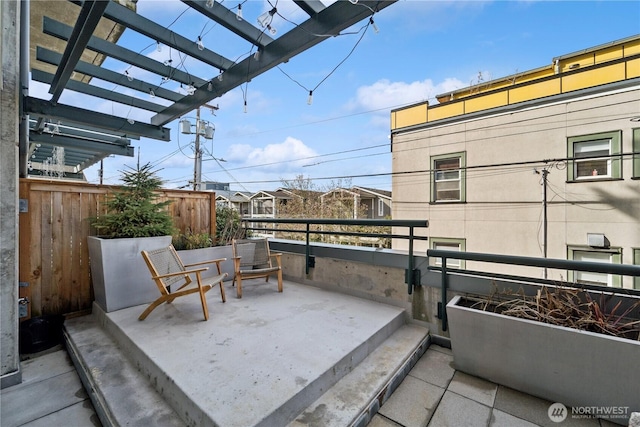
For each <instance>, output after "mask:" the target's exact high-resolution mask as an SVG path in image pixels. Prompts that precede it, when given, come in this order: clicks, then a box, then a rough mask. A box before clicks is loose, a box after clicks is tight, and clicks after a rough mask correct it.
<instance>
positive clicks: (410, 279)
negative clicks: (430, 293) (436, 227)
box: [407, 227, 413, 295]
mask: <svg viewBox="0 0 640 427" xmlns="http://www.w3.org/2000/svg"><path fill="white" fill-rule="evenodd" d="M407 276H408V277H407V286H408V289H407V292H409V295H411V294H412V293H413V227H409V271H408V272H407Z"/></svg>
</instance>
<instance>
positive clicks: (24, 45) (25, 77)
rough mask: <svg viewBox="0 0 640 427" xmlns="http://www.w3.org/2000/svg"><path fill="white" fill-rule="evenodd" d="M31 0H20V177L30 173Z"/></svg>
mask: <svg viewBox="0 0 640 427" xmlns="http://www.w3.org/2000/svg"><path fill="white" fill-rule="evenodd" d="M29 6H30V2H29V0H22V1H21V2H20V94H19V95H18V112H19V115H20V130H19V132H18V135H19V136H18V156H19V157H18V172H19V174H20V178H26V177H27V174H28V173H29V168H28V163H27V162H28V161H29V114H28V113H27V112H25V111H24V105H25V98H26V97H27V96H29V16H30V13H29Z"/></svg>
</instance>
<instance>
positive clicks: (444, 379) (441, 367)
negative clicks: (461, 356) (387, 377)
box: [409, 347, 455, 388]
mask: <svg viewBox="0 0 640 427" xmlns="http://www.w3.org/2000/svg"><path fill="white" fill-rule="evenodd" d="M454 373H455V369H454V368H453V356H452V355H447V354H445V353H442V352H440V351H436V350H432V349H431V347H429V349H428V350H427V351H426V353H425V354H424V355H423V356H422V357H421V358H420V360H418V362H417V363H416V364H415V366H414V367H413V369H411V372H409V375H410V376H412V377H416V378H419V379H421V380H423V381H426V382H428V383H431V384H433V385H437V386H438V387H442V388H447V386H448V385H449V382H450V381H451V378H453V374H454Z"/></svg>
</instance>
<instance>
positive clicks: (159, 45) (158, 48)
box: [156, 41, 162, 52]
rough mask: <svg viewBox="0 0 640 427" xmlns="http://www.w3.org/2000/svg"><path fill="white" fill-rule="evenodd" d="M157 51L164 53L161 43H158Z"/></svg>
mask: <svg viewBox="0 0 640 427" xmlns="http://www.w3.org/2000/svg"><path fill="white" fill-rule="evenodd" d="M156 51H157V52H162V45H161V44H160V42H159V41H157V42H156Z"/></svg>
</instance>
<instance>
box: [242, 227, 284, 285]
mask: <svg viewBox="0 0 640 427" xmlns="http://www.w3.org/2000/svg"><path fill="white" fill-rule="evenodd" d="M232 246H233V264H234V268H235V277H234V278H233V283H232V284H234V285H235V283H236V282H237V283H238V286H237V287H236V293H237V295H238V298H242V280H243V279H255V278H258V277H265V278H266V280H265V281H267V282H268V281H269V276H271V275H276V276H277V277H278V292H282V254H281V253H275V254H272V253H271V252H270V251H269V242H268V241H267V239H242V240H240V239H234V240H233V242H232ZM273 259H275V264H274V263H273Z"/></svg>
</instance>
